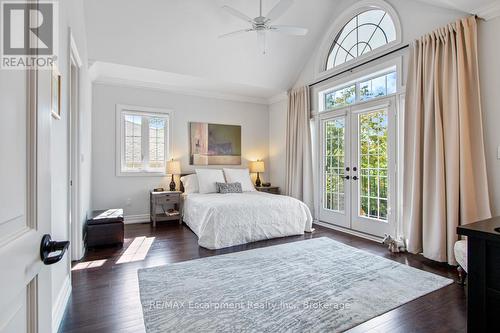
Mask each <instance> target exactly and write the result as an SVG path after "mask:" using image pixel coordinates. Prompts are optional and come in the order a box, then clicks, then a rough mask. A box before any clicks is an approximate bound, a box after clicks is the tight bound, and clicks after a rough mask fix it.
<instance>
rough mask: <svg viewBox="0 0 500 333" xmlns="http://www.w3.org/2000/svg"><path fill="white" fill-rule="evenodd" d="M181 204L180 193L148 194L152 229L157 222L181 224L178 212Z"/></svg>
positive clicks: (152, 192)
mask: <svg viewBox="0 0 500 333" xmlns="http://www.w3.org/2000/svg"><path fill="white" fill-rule="evenodd" d="M180 203H181V192H178V191H165V192H154V191H151V192H149V213H150V220H151V222H152V223H153V227H156V222H159V221H177V220H178V221H179V224H182V217H181V213H180V210H179V207H180ZM158 211H160V212H158Z"/></svg>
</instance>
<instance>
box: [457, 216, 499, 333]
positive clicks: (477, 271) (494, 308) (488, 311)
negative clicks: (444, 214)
mask: <svg viewBox="0 0 500 333" xmlns="http://www.w3.org/2000/svg"><path fill="white" fill-rule="evenodd" d="M497 230H499V231H500V217H495V218H491V219H488V220H485V221H481V222H476V223H472V224H469V225H465V226H460V227H458V228H457V233H458V234H459V235H463V236H467V276H468V286H467V331H468V332H500V317H497V316H498V315H499V314H500V232H499V231H497Z"/></svg>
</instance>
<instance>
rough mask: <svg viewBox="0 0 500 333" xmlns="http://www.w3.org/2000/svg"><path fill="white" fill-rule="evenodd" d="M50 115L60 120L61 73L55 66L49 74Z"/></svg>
mask: <svg viewBox="0 0 500 333" xmlns="http://www.w3.org/2000/svg"><path fill="white" fill-rule="evenodd" d="M50 90H51V115H52V117H53V118H55V119H57V120H60V119H61V73H59V70H58V69H57V67H56V66H55V65H53V66H52V73H51V83H50Z"/></svg>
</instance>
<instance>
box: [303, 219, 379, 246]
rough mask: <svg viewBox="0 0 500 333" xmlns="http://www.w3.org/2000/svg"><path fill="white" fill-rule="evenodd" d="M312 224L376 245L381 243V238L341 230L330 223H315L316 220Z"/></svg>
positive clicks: (349, 230)
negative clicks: (369, 241) (366, 240)
mask: <svg viewBox="0 0 500 333" xmlns="http://www.w3.org/2000/svg"><path fill="white" fill-rule="evenodd" d="M313 223H314V224H317V225H320V226H322V227H325V228H329V229H333V230H336V231H340V232H343V233H346V234H349V235H353V236H357V237H360V238H364V239H368V240H371V241H373V242H377V243H380V242H382V238H381V237H377V236H373V235H368V234H365V233H362V232H359V231H355V230H351V229H347V228H342V227H339V226H336V225H333V224H330V223H326V222H322V221H317V220H316V221H314V222H313Z"/></svg>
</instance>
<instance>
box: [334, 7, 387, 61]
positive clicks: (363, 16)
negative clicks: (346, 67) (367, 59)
mask: <svg viewBox="0 0 500 333" xmlns="http://www.w3.org/2000/svg"><path fill="white" fill-rule="evenodd" d="M395 40H396V27H395V25H394V21H393V20H392V18H391V16H390V15H389V14H388V13H387V12H386V11H384V10H381V9H370V10H367V11H364V12H362V13H360V14H358V15H356V16H355V17H354V18H352V19H351V20H350V21H349V22H348V23H347V24H346V25H345V26H344V27H343V28H342V30H341V31H340V32H339V33H338V34H337V37H335V41H334V42H333V45H332V47H331V49H330V53H329V55H328V60H327V63H326V69H327V70H329V69H332V68H334V67H336V66H339V65H342V64H343V63H345V62H348V61H350V60H353V59H356V58H358V57H360V56H362V55H364V54H367V53H369V52H371V51H373V50H375V49H377V48H379V47H381V46H384V45H386V44H389V43H391V42H393V41H395Z"/></svg>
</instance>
